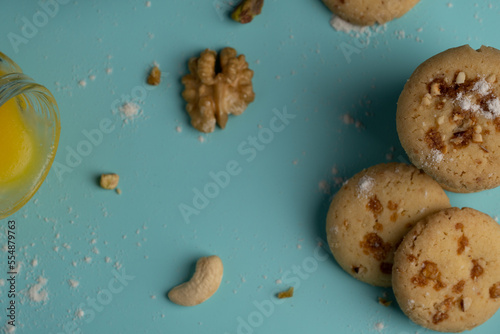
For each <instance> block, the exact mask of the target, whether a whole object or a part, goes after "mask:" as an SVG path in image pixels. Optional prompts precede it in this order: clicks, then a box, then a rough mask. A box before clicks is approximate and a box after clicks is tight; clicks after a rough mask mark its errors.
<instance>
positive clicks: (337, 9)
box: [323, 0, 419, 26]
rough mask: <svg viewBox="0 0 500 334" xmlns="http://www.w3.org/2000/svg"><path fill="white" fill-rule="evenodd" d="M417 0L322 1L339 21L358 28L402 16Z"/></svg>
mask: <svg viewBox="0 0 500 334" xmlns="http://www.w3.org/2000/svg"><path fill="white" fill-rule="evenodd" d="M418 1H419V0H323V2H324V3H325V5H326V6H327V7H328V8H329V9H330V10H331V11H332V12H333V13H335V14H336V15H338V16H339V17H340V18H341V19H343V20H346V21H348V22H350V23H352V24H356V25H360V26H370V25H373V24H375V23H378V24H384V23H386V22H388V21H391V20H393V19H395V18H398V17H401V16H403V15H404V14H405V13H406V12H407V11H409V10H410V9H412V8H413V6H415V5H416V4H417V3H418Z"/></svg>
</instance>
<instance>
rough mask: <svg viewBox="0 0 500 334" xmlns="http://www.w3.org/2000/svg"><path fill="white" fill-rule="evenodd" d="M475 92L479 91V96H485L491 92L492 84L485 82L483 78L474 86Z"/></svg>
mask: <svg viewBox="0 0 500 334" xmlns="http://www.w3.org/2000/svg"><path fill="white" fill-rule="evenodd" d="M472 90H473V91H477V92H478V93H479V95H481V96H485V95H486V94H488V93H489V92H490V91H491V87H490V84H489V83H487V82H486V80H484V78H481V79H480V80H479V81H478V82H476V83H475V84H474V87H473V88H472Z"/></svg>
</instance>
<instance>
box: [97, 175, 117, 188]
mask: <svg viewBox="0 0 500 334" xmlns="http://www.w3.org/2000/svg"><path fill="white" fill-rule="evenodd" d="M118 181H120V176H118V174H102V175H101V181H100V185H101V188H104V189H108V190H113V189H115V188H116V187H117V186H118Z"/></svg>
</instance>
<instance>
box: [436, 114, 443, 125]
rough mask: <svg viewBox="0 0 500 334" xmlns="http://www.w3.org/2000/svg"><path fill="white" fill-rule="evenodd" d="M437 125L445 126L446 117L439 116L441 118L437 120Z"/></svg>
mask: <svg viewBox="0 0 500 334" xmlns="http://www.w3.org/2000/svg"><path fill="white" fill-rule="evenodd" d="M437 124H438V125H442V124H444V116H439V118H438V119H437Z"/></svg>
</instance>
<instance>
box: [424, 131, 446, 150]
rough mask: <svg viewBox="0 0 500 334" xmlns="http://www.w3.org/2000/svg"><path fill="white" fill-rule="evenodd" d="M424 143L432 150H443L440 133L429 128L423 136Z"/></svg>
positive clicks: (443, 145)
mask: <svg viewBox="0 0 500 334" xmlns="http://www.w3.org/2000/svg"><path fill="white" fill-rule="evenodd" d="M425 143H426V144H427V146H428V147H429V148H430V149H431V150H432V149H436V150H438V151H441V152H442V150H443V149H444V148H445V146H446V145H445V144H444V142H443V139H442V138H441V133H440V132H439V131H438V130H437V129H436V128H430V129H429V130H428V131H427V133H426V135H425Z"/></svg>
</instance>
